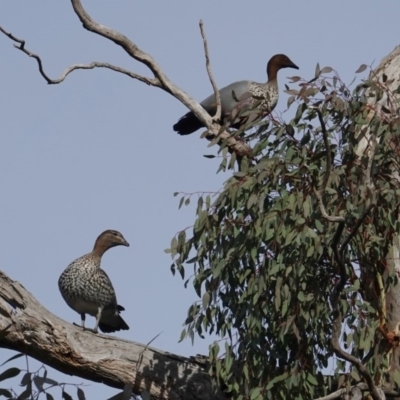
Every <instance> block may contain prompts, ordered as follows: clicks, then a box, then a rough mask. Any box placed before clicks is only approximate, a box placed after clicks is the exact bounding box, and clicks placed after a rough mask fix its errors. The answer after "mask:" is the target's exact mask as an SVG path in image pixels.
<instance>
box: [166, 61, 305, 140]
mask: <svg viewBox="0 0 400 400" xmlns="http://www.w3.org/2000/svg"><path fill="white" fill-rule="evenodd" d="M282 68H294V69H299V67H298V66H297V65H296V64H295V63H294V62H293V61H292V60H291V59H290V58H289V57H288V56H286V55H285V54H275V55H274V56H273V57H271V59H270V60H269V61H268V64H267V76H268V81H267V82H266V83H257V82H253V81H238V82H234V83H231V84H230V85H228V86H225V87H224V88H222V89H220V90H219V94H220V99H221V117H222V124H224V125H228V126H229V127H231V128H235V129H240V128H241V127H243V126H244V125H245V124H250V123H252V122H254V121H255V120H256V119H263V118H264V117H266V116H267V115H268V114H269V113H270V112H271V111H272V110H273V109H274V108H275V106H276V105H277V103H278V99H279V91H278V79H277V76H278V71H279V70H280V69H282ZM200 105H201V106H202V107H203V108H204V109H205V110H206V111H207V112H208V113H209V114H210V115H211V116H213V115H214V114H215V113H216V111H217V102H216V99H215V94H212V95H210V96H208V97H207V98H206V99H205V100H203V101H202V102H201V103H200ZM254 105H257V107H256V111H257V112H255V113H250V114H249V113H248V114H249V115H246V116H244V115H243V111H246V110H249V109H251V108H252V106H254ZM204 126H205V125H204V124H203V123H202V122H201V121H200V120H199V119H198V118H197V117H196V116H195V115H194V113H193V112H192V111H189V112H188V113H186V114H185V115H184V116H183V117H181V118H180V119H179V121H178V122H177V123H176V124H175V125H174V126H173V129H174V131H175V132H177V133H178V134H179V135H189V134H191V133H193V132H196V131H197V130H198V129H200V128H202V127H204Z"/></svg>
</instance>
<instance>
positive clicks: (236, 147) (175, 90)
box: [0, 0, 251, 155]
mask: <svg viewBox="0 0 400 400" xmlns="http://www.w3.org/2000/svg"><path fill="white" fill-rule="evenodd" d="M71 4H72V6H73V8H74V11H75V13H76V14H77V16H78V18H79V19H80V20H81V22H82V24H83V27H84V28H85V29H87V30H89V31H91V32H94V33H95V34H97V35H100V36H103V37H105V38H106V39H109V40H111V41H113V42H114V43H115V44H117V45H119V46H121V47H122V48H123V49H124V50H125V51H126V52H127V53H128V54H129V55H130V56H131V57H132V58H134V59H135V60H137V61H139V62H141V63H142V64H144V65H146V66H147V67H148V68H149V69H150V70H151V72H152V73H153V74H154V78H147V77H144V76H141V75H138V74H135V73H133V72H130V71H127V70H124V69H123V68H119V67H116V66H113V65H111V64H107V63H99V62H94V63H91V64H89V65H85V64H76V65H72V66H71V67H69V68H67V70H66V71H65V72H64V73H63V75H62V76H61V77H60V78H58V79H56V80H54V79H51V78H49V77H48V76H47V74H46V73H45V72H44V70H43V65H42V61H41V59H40V57H39V56H37V55H36V54H33V53H31V52H30V51H28V50H26V49H25V41H24V40H21V39H18V38H16V37H15V36H14V35H12V34H11V33H8V32H6V31H5V30H4V29H3V28H1V29H0V31H1V32H2V33H4V34H5V35H6V36H8V37H9V38H10V39H12V40H14V41H16V42H17V43H19V45H15V47H16V48H17V49H19V50H21V51H23V52H24V53H25V54H27V55H28V56H29V57H33V58H35V59H36V61H37V63H38V66H39V71H40V74H41V75H42V76H43V78H44V79H45V80H46V82H47V83H49V84H56V83H60V82H62V81H63V80H64V79H65V77H66V76H67V75H68V74H69V73H71V72H72V71H74V70H76V69H91V68H95V67H103V68H108V69H112V70H114V71H117V72H120V73H123V74H125V75H127V76H130V77H131V78H134V79H138V80H140V81H142V82H144V83H146V84H148V85H151V86H155V87H158V88H161V89H163V90H165V91H166V92H168V93H170V94H171V95H172V96H174V97H175V98H176V99H178V100H179V101H181V102H182V103H183V104H184V105H185V106H186V107H188V108H189V109H190V110H191V111H192V112H193V113H194V114H195V115H196V117H197V118H199V120H200V121H201V122H202V123H203V124H204V125H205V126H206V127H207V128H208V129H209V131H210V133H211V134H212V135H213V136H215V137H216V136H217V135H218V133H219V130H220V127H219V126H216V124H215V123H214V122H213V119H212V117H211V116H210V115H209V114H208V113H207V111H205V110H204V109H203V107H201V105H200V104H199V103H197V102H196V101H195V100H194V99H193V98H192V97H190V96H189V95H188V94H187V93H186V92H184V91H183V90H182V89H180V88H179V87H177V86H176V85H175V84H174V83H172V82H171V81H170V80H169V79H168V77H167V76H166V75H165V74H164V72H163V71H162V70H161V68H160V66H159V65H158V64H157V62H156V61H155V60H154V59H153V58H152V57H151V56H150V55H149V54H147V53H145V52H144V51H142V50H141V49H139V48H138V46H136V44H135V43H133V42H132V41H130V40H129V39H128V38H127V37H126V36H124V35H122V34H121V33H119V32H117V31H115V30H113V29H111V28H108V27H106V26H103V25H100V24H98V23H97V22H96V21H94V20H93V19H92V18H91V17H90V16H89V15H88V14H87V13H86V11H85V10H84V8H83V7H82V4H81V2H80V0H71ZM220 138H221V139H222V140H225V141H226V143H227V145H228V147H229V148H230V149H231V150H232V151H234V152H235V153H236V154H238V155H248V154H251V148H250V147H249V146H248V145H247V144H246V143H244V142H243V141H241V140H239V139H236V138H234V137H231V135H230V134H229V133H228V132H223V133H222V134H221V135H220Z"/></svg>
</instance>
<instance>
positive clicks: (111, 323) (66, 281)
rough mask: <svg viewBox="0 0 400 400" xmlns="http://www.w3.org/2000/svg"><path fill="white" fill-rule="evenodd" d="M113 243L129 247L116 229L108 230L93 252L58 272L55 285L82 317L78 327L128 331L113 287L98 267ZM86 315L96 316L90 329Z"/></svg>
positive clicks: (100, 236)
mask: <svg viewBox="0 0 400 400" xmlns="http://www.w3.org/2000/svg"><path fill="white" fill-rule="evenodd" d="M115 246H126V247H129V243H128V242H127V241H126V239H125V238H124V237H123V236H122V234H121V233H120V232H118V231H116V230H112V229H108V230H106V231H104V232H102V233H101V234H100V235H99V236H98V237H97V239H96V241H95V244H94V247H93V250H92V252H90V253H88V254H85V255H83V256H81V257H79V258H77V259H76V260H74V261H72V262H71V263H70V264H69V265H68V266H67V268H66V269H65V270H64V271H63V273H62V274H61V276H60V278H59V280H58V287H59V289H60V292H61V295H62V297H63V299H64V300H65V302H66V303H67V304H68V306H69V307H71V308H72V309H73V310H74V311H76V312H77V313H78V314H80V316H81V327H82V328H83V329H84V330H90V331H92V332H94V333H98V329H100V330H101V331H102V332H104V333H111V332H116V331H120V330H128V329H129V326H128V325H127V323H126V322H125V321H124V320H123V319H122V317H121V315H120V313H121V311H124V310H125V309H124V307H122V306H120V305H119V304H118V303H117V297H116V294H115V290H114V287H113V285H112V283H111V280H110V278H109V277H108V275H107V274H106V272H105V271H104V270H103V269H101V259H102V256H103V254H104V253H105V252H106V251H107V250H109V249H111V248H112V247H115ZM86 314H88V315H91V316H93V317H95V318H96V324H95V327H94V328H93V329H90V328H86V327H85V317H86Z"/></svg>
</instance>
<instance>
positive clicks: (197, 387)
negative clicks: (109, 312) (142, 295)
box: [0, 271, 224, 400]
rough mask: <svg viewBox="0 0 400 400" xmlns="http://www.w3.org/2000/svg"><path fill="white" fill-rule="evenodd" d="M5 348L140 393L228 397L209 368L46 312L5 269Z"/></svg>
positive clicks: (1, 312)
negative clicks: (207, 369)
mask: <svg viewBox="0 0 400 400" xmlns="http://www.w3.org/2000/svg"><path fill="white" fill-rule="evenodd" d="M0 348H6V349H10V350H15V351H19V352H22V353H24V354H26V355H28V356H31V357H33V358H35V359H37V360H39V361H41V362H43V363H45V364H46V365H48V366H50V367H53V368H55V369H57V370H58V371H60V372H63V373H66V374H69V375H75V376H79V377H81V378H84V379H89V380H91V381H93V382H102V383H104V384H106V385H108V386H111V387H115V388H119V389H124V387H130V386H132V388H133V392H134V393H135V394H140V393H141V392H143V391H147V392H149V393H150V394H151V396H152V398H156V399H171V400H182V399H189V400H199V399H200V400H211V399H218V400H222V399H223V398H224V396H223V395H222V394H221V393H219V392H218V391H217V392H216V390H217V389H216V388H215V387H213V385H212V382H211V378H210V376H209V375H208V373H207V371H206V369H204V366H202V365H201V364H200V363H198V362H196V360H195V359H188V358H185V357H181V356H179V355H175V354H171V353H167V352H163V351H161V350H157V349H154V348H151V347H149V346H148V345H142V344H140V343H136V342H131V341H128V340H122V339H118V338H116V337H113V336H110V335H102V334H94V333H92V332H89V331H83V330H82V329H81V328H80V327H76V326H74V325H72V324H69V323H67V322H65V321H63V320H62V319H60V318H58V317H56V316H55V315H53V314H52V313H50V312H49V311H48V310H46V309H45V308H44V307H43V306H42V305H41V304H40V303H39V302H38V301H37V300H36V299H35V298H34V297H33V296H32V295H31V294H30V293H29V292H28V291H27V290H26V289H25V288H24V287H23V286H22V285H21V284H20V283H18V282H16V281H13V280H11V279H10V278H9V277H8V276H7V275H5V274H4V273H3V272H1V271H0Z"/></svg>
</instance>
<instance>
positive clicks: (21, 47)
mask: <svg viewBox="0 0 400 400" xmlns="http://www.w3.org/2000/svg"><path fill="white" fill-rule="evenodd" d="M0 32H2V33H4V35H6V36H7V37H9V38H10V39H11V40H13V41H14V42H17V43H19V45H17V44H14V47H15V48H16V49H18V50H21V51H22V52H23V53H25V54H27V55H28V56H29V57H32V58H34V59H35V60H36V61H37V64H38V67H39V72H40V75H42V76H43V78H44V79H45V80H46V82H47V83H48V84H49V85H57V84H59V83H61V82H63V81H64V80H65V78H66V77H67V76H68V75H69V74H70V73H71V72H73V71H75V70H77V69H94V68H108V69H111V70H113V71H116V72H120V73H121V74H125V75H127V76H129V77H131V78H133V79H137V80H139V81H141V82H143V83H146V84H147V85H151V86H156V87H161V85H160V82H159V81H158V80H157V79H152V78H148V77H146V76H142V75H139V74H135V73H134V72H131V71H128V70H126V69H124V68H121V67H117V66H116V65H112V64H109V63H105V62H99V61H93V62H91V63H90V64H73V65H71V66H69V67H68V68H67V69H66V70H65V71H64V72H63V73H62V74H61V76H60V77H59V78H57V79H51V78H50V77H49V76H48V75H47V74H46V72H45V71H44V69H43V62H42V60H41V58H40V57H39V56H38V55H37V54H34V53H32V52H31V51H30V50H28V49H27V48H26V47H25V44H26V42H25V40H23V39H18V38H17V37H16V36H14V35H13V34H12V33H10V32H7V31H6V30H5V29H3V28H2V27H1V26H0Z"/></svg>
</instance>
